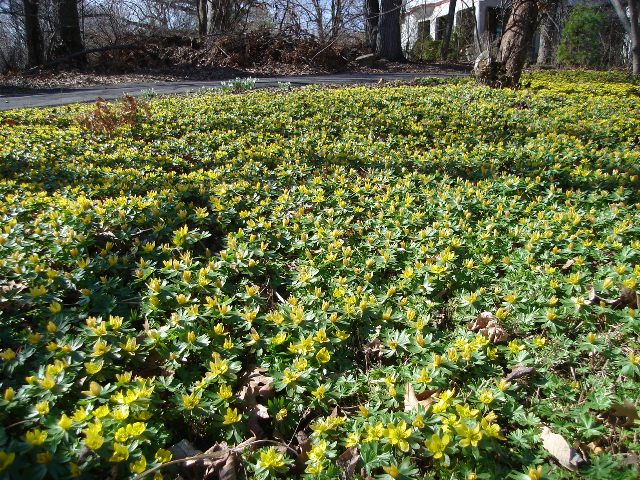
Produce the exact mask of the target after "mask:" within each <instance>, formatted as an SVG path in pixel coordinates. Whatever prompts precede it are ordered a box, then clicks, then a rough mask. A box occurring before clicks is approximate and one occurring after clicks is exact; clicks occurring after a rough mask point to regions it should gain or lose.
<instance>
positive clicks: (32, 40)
mask: <svg viewBox="0 0 640 480" xmlns="http://www.w3.org/2000/svg"><path fill="white" fill-rule="evenodd" d="M23 4H24V31H25V37H26V43H27V67H35V66H36V65H40V64H42V63H43V62H44V46H43V43H42V30H41V29H40V20H39V18H38V9H39V7H40V5H39V0H24V2H23Z"/></svg>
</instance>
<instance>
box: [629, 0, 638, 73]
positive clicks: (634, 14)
mask: <svg viewBox="0 0 640 480" xmlns="http://www.w3.org/2000/svg"><path fill="white" fill-rule="evenodd" d="M638 15H640V1H639V0H629V17H630V18H629V20H630V23H631V29H630V35H629V36H630V37H631V63H632V68H633V75H634V76H636V77H637V76H640V26H639V25H638Z"/></svg>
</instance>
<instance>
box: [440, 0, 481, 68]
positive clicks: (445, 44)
mask: <svg viewBox="0 0 640 480" xmlns="http://www.w3.org/2000/svg"><path fill="white" fill-rule="evenodd" d="M456 3H457V0H449V11H448V12H447V24H446V26H445V30H444V38H443V39H442V49H441V50H440V56H441V57H442V59H443V60H446V59H447V57H448V56H449V44H450V43H451V33H452V32H453V20H454V16H455V13H456ZM474 19H475V17H474Z"/></svg>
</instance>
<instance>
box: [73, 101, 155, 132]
mask: <svg viewBox="0 0 640 480" xmlns="http://www.w3.org/2000/svg"><path fill="white" fill-rule="evenodd" d="M147 115H149V105H148V104H147V103H146V102H145V101H144V100H139V99H136V98H135V97H132V96H131V95H123V96H122V98H121V99H120V100H119V101H118V102H114V103H108V102H107V101H106V100H105V99H104V98H102V97H99V98H98V100H97V101H96V103H95V105H94V108H93V109H92V110H90V111H89V112H86V113H82V114H80V115H78V116H77V117H76V118H75V121H76V123H77V124H78V125H80V126H81V127H82V128H84V129H85V130H91V131H94V132H98V133H113V132H114V131H116V130H117V129H118V128H119V127H122V126H127V127H129V128H132V129H133V128H135V127H136V126H137V125H139V123H140V122H141V120H142V119H143V118H144V117H145V116H147Z"/></svg>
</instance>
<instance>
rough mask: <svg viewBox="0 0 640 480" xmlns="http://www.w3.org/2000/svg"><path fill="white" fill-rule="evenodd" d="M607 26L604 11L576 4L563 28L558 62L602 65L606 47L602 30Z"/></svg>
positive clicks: (588, 65)
mask: <svg viewBox="0 0 640 480" xmlns="http://www.w3.org/2000/svg"><path fill="white" fill-rule="evenodd" d="M605 28H606V25H605V19H604V16H603V15H602V13H600V12H599V11H597V10H596V9H594V8H591V7H585V6H582V5H578V6H576V7H575V8H574V9H573V10H572V11H571V14H570V15H569V18H568V20H567V23H566V25H565V27H564V29H563V30H562V38H561V40H560V47H559V48H558V63H559V64H560V65H576V66H581V67H595V66H598V65H601V64H602V62H603V57H604V49H603V45H602V42H601V41H600V32H602V31H603V30H604V29H605Z"/></svg>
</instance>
